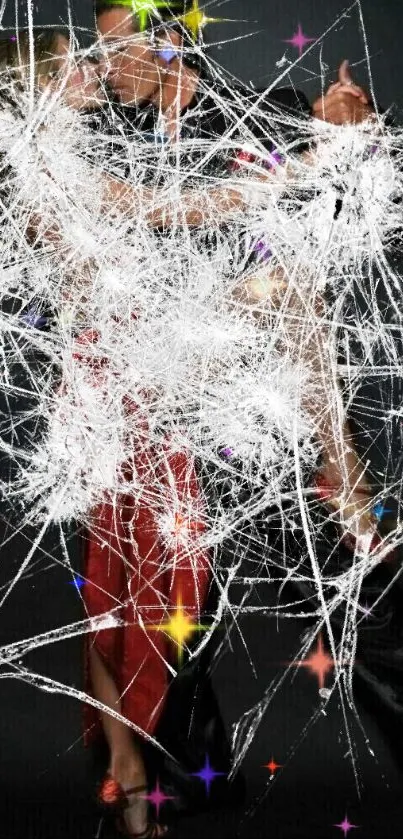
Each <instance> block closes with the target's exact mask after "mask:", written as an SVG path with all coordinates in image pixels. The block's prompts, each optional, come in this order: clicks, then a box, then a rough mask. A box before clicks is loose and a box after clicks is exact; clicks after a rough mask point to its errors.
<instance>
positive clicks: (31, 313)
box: [21, 309, 47, 329]
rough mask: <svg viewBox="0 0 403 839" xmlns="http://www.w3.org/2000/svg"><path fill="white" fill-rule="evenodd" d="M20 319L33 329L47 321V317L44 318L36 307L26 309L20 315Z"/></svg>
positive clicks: (39, 327)
mask: <svg viewBox="0 0 403 839" xmlns="http://www.w3.org/2000/svg"><path fill="white" fill-rule="evenodd" d="M21 320H22V321H23V322H24V323H25V324H26V325H27V326H32V327H33V328H34V329H41V328H42V326H45V324H46V323H47V318H44V317H43V315H41V313H40V312H38V311H37V310H36V309H28V311H27V312H25V314H23V315H21Z"/></svg>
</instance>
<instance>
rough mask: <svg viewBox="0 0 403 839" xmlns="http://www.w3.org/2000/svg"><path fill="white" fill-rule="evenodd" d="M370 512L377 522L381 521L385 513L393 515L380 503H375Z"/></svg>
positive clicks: (391, 511)
mask: <svg viewBox="0 0 403 839" xmlns="http://www.w3.org/2000/svg"><path fill="white" fill-rule="evenodd" d="M372 512H373V514H374V516H375V518H376V519H378V521H382V519H383V517H384V516H385V515H386V513H393V510H390V509H388V508H387V507H385V505H384V504H382V501H377V502H376V504H375V506H374V507H373V508H372Z"/></svg>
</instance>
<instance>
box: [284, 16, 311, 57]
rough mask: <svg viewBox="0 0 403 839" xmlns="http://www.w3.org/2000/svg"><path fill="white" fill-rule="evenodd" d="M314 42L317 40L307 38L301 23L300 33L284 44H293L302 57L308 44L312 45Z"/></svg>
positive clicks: (299, 26)
mask: <svg viewBox="0 0 403 839" xmlns="http://www.w3.org/2000/svg"><path fill="white" fill-rule="evenodd" d="M313 41H315V38H307V36H306V35H304V33H303V31H302V26H301V24H300V23H299V24H298V31H297V32H296V33H295V35H293V36H292V38H287V39H286V40H285V42H284V43H286V44H291V46H293V47H296V48H297V49H298V50H299V55H300V57H301V55H302V52H303V49H304V47H306V45H307V44H311V43H312V42H313Z"/></svg>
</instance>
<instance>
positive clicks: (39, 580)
mask: <svg viewBox="0 0 403 839" xmlns="http://www.w3.org/2000/svg"><path fill="white" fill-rule="evenodd" d="M17 5H18V8H19V11H20V23H24V22H26V15H24V10H25V7H26V0H18V3H17ZM201 5H202V4H201ZM37 6H38V4H37ZM15 7H16V3H15V0H6V3H1V0H0V9H5V14H4V16H3V20H2V22H3V26H7V27H10V26H13V24H14V21H15ZM344 8H345V7H344V6H343V4H342V3H341V2H339V0H322V2H321V3H319V2H316V0H248V2H246V1H245V0H228V2H219V1H218V0H217V2H213V3H211V4H209V6H208V13H209V14H211V16H217V17H220V16H221V17H228V18H233V19H235V20H237V21H238V22H235V23H226V24H224V23H223V24H215V25H212V26H211V27H209V28H208V29H207V30H206V36H207V40H208V43H209V50H210V54H211V56H212V57H213V58H215V59H216V60H217V61H219V62H220V63H221V64H223V65H224V66H225V67H226V68H227V69H228V70H229V71H231V72H232V73H233V74H234V75H235V76H236V77H238V78H240V79H243V80H245V81H251V82H253V83H255V84H256V85H258V86H259V87H261V86H263V85H264V84H266V83H267V84H269V83H271V82H272V81H273V80H274V78H275V77H277V76H278V74H279V72H281V69H283V70H284V69H286V64H282V59H283V56H284V55H285V56H286V59H289V60H291V61H293V60H294V59H295V58H296V57H297V50H296V49H295V48H293V47H292V46H290V45H288V44H285V43H284V39H287V38H291V37H292V35H293V33H294V32H296V30H297V27H298V24H299V23H301V26H302V28H303V31H304V32H305V34H306V35H307V36H311V37H313V36H320V35H321V34H322V33H323V32H324V31H325V30H326V29H327V28H328V27H329V26H332V24H333V23H334V22H335V21H336V20H337V18H338V16H339V15H340V13H341V12H342V11H343V9H344ZM362 10H363V16H364V21H365V25H366V36H367V43H368V49H369V53H370V56H371V67H372V71H373V77H374V82H375V90H376V92H377V95H378V97H379V101H380V102H381V104H382V106H383V107H388V106H389V105H391V104H392V103H395V104H397V105H398V106H399V107H403V93H402V92H401V89H400V78H401V77H402V76H403V74H402V72H401V71H402V69H403V68H402V65H403V53H402V52H401V48H400V41H399V34H400V31H401V29H402V26H401V24H402V23H403V0H387V2H385V3H380V2H379V0H363V3H362ZM73 12H74V18H75V24H76V26H77V27H78V28H79V29H80V28H82V29H83V30H88V29H92V27H93V10H92V3H91V2H90V0H74V3H73ZM242 19H243V22H241V20H242ZM34 22H35V23H36V24H37V25H38V26H39V25H57V24H59V25H60V24H61V23H63V24H66V23H68V13H67V3H66V2H65V0H45V2H43V3H41V4H40V7H39V8H37V7H35V5H34ZM320 49H321V48H320V47H318V46H314V48H313V49H312V51H311V52H309V53H308V54H307V55H306V56H304V57H303V58H302V60H301V62H299V64H298V66H296V67H294V68H293V69H292V70H291V74H290V78H288V77H287V76H285V77H284V81H283V84H289V82H290V79H291V81H292V82H293V83H294V84H296V85H297V86H298V87H299V88H301V89H303V90H304V91H305V92H306V94H307V96H308V98H309V99H310V100H312V99H313V97H314V96H315V95H316V94H317V93H318V91H319V90H320V58H321V61H322V64H324V65H326V66H327V67H328V68H329V70H328V77H327V80H330V78H331V77H332V76H333V73H334V71H335V69H336V67H337V65H338V64H339V62H340V61H341V60H342V59H343V58H345V57H347V58H349V59H350V60H351V62H352V63H353V64H354V65H356V72H357V78H358V79H359V80H360V81H361V82H362V83H363V84H366V85H368V73H367V68H366V63H365V41H364V38H363V30H362V28H361V25H360V16H359V8H358V7H357V6H354V7H353V8H352V9H351V10H350V12H349V13H348V14H346V15H345V16H344V17H343V18H342V19H340V21H339V22H338V24H337V25H336V26H335V27H334V29H333V30H332V31H331V32H330V33H329V34H328V35H327V36H326V38H325V39H324V41H323V44H322V54H320ZM279 62H280V64H282V68H281V67H280V68H279V66H278V63H279ZM276 63H277V66H276ZM385 387H386V392H385V389H384V390H383V391H382V387H381V385H380V384H379V383H378V382H368V383H365V384H364V386H363V388H362V393H361V397H360V398H361V404H362V405H363V406H364V407H365V413H366V415H367V416H366V422H365V423H361V439H362V445H363V448H367V446H368V443H369V440H370V438H371V437H372V438H374V437H376V434H377V431H379V430H380V429H381V427H382V421H381V416H380V414H379V412H378V411H377V410H375V411H374V415H373V417H372V418H371V416H370V414H371V410H370V409H369V407H367V406H370V405H375V406H376V405H377V404H379V403H380V401H381V395H382V393H383V396H384V399H385V404H386V405H388V404H389V402H390V382H389V383H388V384H387V385H385ZM0 397H1V394H0ZM399 398H400V397H399V393H397V394H396V399H397V400H399ZM362 414H363V412H362V411H361V412H360V417H361V419H362ZM374 432H375V434H374ZM398 442H399V441H398V439H397V438H396V445H395V446H394V447H393V453H394V457H393V458H392V461H394V463H390V462H389V468H390V469H392V471H393V472H395V471H396V470H397V468H398V461H399V446H398ZM378 443H379V439H378ZM387 449H388V446H387V440H386V438H385V437H383V438H382V437H381V442H380V443H379V445H378V444H377V445H376V447H375V449H373V459H374V461H377V462H378V465H379V466H380V472H382V464H384V463H385V460H386V455H387ZM32 537H33V534H32V533H31V532H29V531H24V533H22V534H19V536H18V538H12V524H11V526H9V527H7V525H5V529H3V528H2V538H1V540H0V542H1V543H2V544H1V549H0V559H1V562H0V591H1V585H4V584H5V582H7V581H8V582H9V580H10V579H11V578H12V575H13V574H14V573H16V571H17V570H18V567H19V565H20V564H21V562H22V560H23V559H24V557H25V556H26V554H27V551H28V550H29V547H30V544H31V540H32ZM69 547H70V549H71V550H70V552H71V557H72V562H73V567H74V568H75V570H77V571H80V559H79V556H78V550H77V549H78V541H77V540H76V539H74V536H73V538H70V541H69ZM62 558H63V557H62V555H61V551H60V547H59V539H58V536H57V534H49V535H48V536H47V538H46V541H45V543H44V545H43V551H42V552H38V554H37V557H36V559H35V561H33V562H32V563H31V566H30V568H29V573H27V574H26V575H24V578H23V579H22V580H21V582H20V584H19V585H18V586H16V588H15V590H14V592H13V595H12V596H11V597H10V598H9V599H8V601H7V602H6V604H5V606H4V607H3V608H2V610H1V616H0V618H1V620H0V636H1V639H2V641H3V642H4V643H10V642H12V641H17V640H21V639H22V638H28V637H32V636H34V635H38V634H39V633H41V632H46V631H48V630H49V629H54V628H55V627H60V626H67V625H68V624H71V623H73V622H74V621H76V620H77V621H78V620H80V619H82V605H81V602H80V596H79V593H78V592H77V591H76V590H75V588H74V587H73V586H72V585H71V576H70V574H69V572H68V570H67V569H65V568H63V566H62V564H61V561H62ZM268 602H269V600H268ZM248 621H249V624H248ZM285 623H286V626H285V627H284V624H283V627H282V631H281V632H279V631H278V627H276V629H275V630H274V631H273V623H272V622H269V621H268V620H267V618H266V617H265V616H262V617H261V619H260V622H259V617H257V619H256V620H255V619H253V625H252V618H250V619H249V617H248V616H246V617H245V622H244V623H243V624H242V630H243V632H244V636H245V639H246V644H247V650H248V654H250V656H251V660H252V661H253V662H254V664H255V666H256V672H257V673H258V676H259V678H255V677H254V676H253V673H252V668H251V667H250V664H249V661H248V656H247V653H246V651H245V650H244V649H243V647H242V643H241V641H240V640H239V642H238V645H236V644H235V645H234V653H233V655H232V656H228V657H227V659H226V661H224V662H223V665H222V667H221V668H218V671H217V672H218V674H219V677H218V678H219V682H218V683H217V688H216V689H217V693H218V695H219V696H220V699H221V701H222V704H223V707H224V708H225V709H226V710H225V714H224V716H225V718H226V721H227V722H228V725H230V724H232V723H233V722H235V721H236V720H237V719H239V717H240V716H241V714H242V713H243V712H244V711H245V710H246V709H247V708H250V707H251V706H252V705H253V704H254V702H256V701H257V700H258V699H260V698H261V696H262V694H263V692H264V689H265V688H266V687H267V685H268V684H269V682H270V680H271V678H274V677H275V675H276V674H277V672H278V668H279V662H284V661H287V660H290V658H291V656H292V655H293V653H290V650H293V649H297V648H298V646H296V645H297V644H299V640H298V639H299V631H300V627H299V626H297V628H296V629H293V624H292V622H291V621H287V622H285ZM288 636H290V637H289V638H288ZM24 664H26V666H27V667H30V668H31V669H32V670H33V671H36V672H39V673H44V674H45V675H47V676H49V677H51V678H53V679H58V680H60V682H62V683H65V684H69V685H72V686H75V687H77V688H82V687H83V683H82V639H80V638H79V639H76V640H73V641H66V642H59V643H58V644H54V645H48V646H45V647H43V648H38V650H35V651H34V652H33V653H31V654H30V655H28V656H25V657H24ZM303 679H304V674H303V673H302V674H301V676H300V677H299V681H298V680H297V681H296V683H295V686H290V688H289V689H287V691H286V694H283V693H282V692H281V693H280V694H279V696H280V699H279V701H278V703H277V705H279V706H281V707H279V708H277V707H276V708H275V710H274V712H273V713H272V714H270V715H269V717H268V718H267V720H266V723H265V724H264V725H263V726H262V728H261V730H260V731H259V736H257V737H256V738H255V741H254V745H253V748H252V749H251V751H250V755H249V756H248V762H247V765H246V766H245V767H244V768H245V774H246V777H247V780H248V784H249V786H250V791H251V795H253V796H254V799H255V801H257V799H258V798H259V797H260V795H263V794H264V793H265V792H266V791H267V789H268V786H267V780H266V775H265V772H264V770H262V765H263V764H264V763H265V762H266V761H268V760H270V758H271V757H272V755H273V756H274V758H275V759H276V760H278V762H279V763H283V760H284V757H285V756H286V751H287V746H288V745H289V744H290V743H291V744H292V743H295V742H297V740H298V738H299V735H300V733H301V731H302V729H303V727H304V725H305V724H306V722H307V720H308V719H309V717H310V715H311V713H312V709H313V708H316V707H317V690H316V688H315V686H312V685H311V683H310V682H309V683H308V677H307V679H306V681H304V682H303V684H302V680H303ZM1 685H2V689H1V700H0V707H1V709H2V710H1V714H0V743H1V752H2V756H3V758H4V759H3V760H2V761H1V767H0V783H1V787H2V795H1V796H0V827H1V828H2V833H3V835H4V836H7V837H8V838H9V839H22V837H24V839H25V837H39V836H40V837H41V839H51V837H52V839H55V837H56V839H57V837H63V839H84V837H85V839H88V838H89V837H94V836H96V835H100V834H98V833H97V824H98V822H97V818H96V816H95V809H94V808H93V806H92V798H91V796H92V787H93V775H92V772H91V767H90V766H89V764H88V762H89V756H88V755H86V754H84V750H83V749H82V742H81V740H80V732H81V709H80V703H78V702H75V701H74V700H72V699H69V698H67V697H63V696H54V695H49V694H46V693H43V692H41V691H39V690H37V689H32V688H29V687H28V686H27V685H25V684H20V683H17V682H15V681H13V679H12V678H5V679H3V680H2V682H1ZM220 685H221V687H220ZM301 685H302V686H301ZM370 711H371V716H368V715H367V716H366V715H365V710H364V711H363V709H362V708H361V709H360V715H361V716H360V718H361V719H362V721H363V723H364V726H365V729H366V732H367V733H368V735H369V736H370V739H371V746H372V747H373V749H374V753H375V755H376V761H373V762H370V764H368V763H366V762H365V761H366V760H367V753H366V751H365V750H364V751H365V754H363V753H362V754H361V759H362V762H361V763H360V768H362V770H363V780H364V782H365V785H366V790H367V792H366V797H365V798H364V800H362V801H361V802H360V803H358V801H357V796H356V793H355V785H354V781H353V778H352V776H351V771H350V768H349V765H348V761H346V759H345V742H344V740H343V738H342V737H341V736H340V732H341V731H342V730H343V723H342V721H341V719H340V717H339V716H337V714H336V713H332V712H331V710H329V712H328V718H327V719H325V717H323V719H322V720H321V723H320V725H319V726H317V727H316V728H315V730H314V734H313V738H312V736H310V737H309V738H308V739H307V741H306V743H305V745H304V746H303V748H302V750H301V749H300V750H299V753H298V755H297V757H296V759H293V760H292V761H290V762H289V764H287V772H286V773H284V776H281V778H279V780H278V783H276V786H274V785H273V787H272V788H270V796H268V798H267V805H268V807H267V809H265V807H264V806H262V807H260V806H259V807H258V808H257V811H256V818H255V819H254V820H253V819H252V820H250V819H248V818H246V816H245V817H244V818H243V819H242V820H241V822H240V821H239V815H237V814H236V815H234V814H232V813H230V814H225V815H224V816H223V817H222V819H221V821H219V820H218V819H216V817H214V818H213V817H212V819H211V820H210V821H209V822H207V821H206V820H204V819H199V820H197V821H195V820H193V821H192V822H191V823H189V824H188V825H184V826H183V828H182V832H181V833H180V834H178V836H179V835H180V836H181V837H183V839H185V837H186V839H190V837H191V836H192V837H200V839H201V837H205V836H209V837H213V839H218V837H219V839H233V837H234V836H235V835H238V830H240V831H241V832H240V835H242V836H244V837H246V836H248V837H250V836H255V837H258V838H259V839H261V837H263V836H268V835H270V836H276V837H279V839H296V837H302V838H303V839H307V837H308V836H309V839H319V837H320V839H324V837H329V839H330V837H332V836H338V835H340V836H341V835H342V834H341V831H340V830H336V829H335V828H334V827H333V825H334V824H335V823H340V822H342V819H343V817H344V815H345V812H346V810H347V812H348V815H349V817H350V820H351V821H352V822H353V823H355V824H358V825H361V826H362V828H361V830H360V831H358V832H357V831H353V834H354V835H355V833H357V836H358V835H361V836H365V837H367V839H379V837H381V836H382V838H383V839H395V837H396V836H398V835H400V831H401V820H402V816H403V812H402V803H401V794H398V792H397V791H398V790H401V781H402V775H401V773H400V774H399V771H398V767H397V764H396V759H395V758H394V757H393V756H392V753H391V752H390V751H389V750H388V746H387V743H386V741H385V740H383V739H382V738H381V734H380V732H379V730H378V728H377V723H376V722H374V720H375V721H377V720H381V719H383V720H384V719H385V710H384V709H382V708H381V707H379V709H378V708H377V707H376V706H374V705H373V706H372V708H371V709H370ZM386 713H388V712H386ZM363 714H364V716H363ZM400 731H401V729H400ZM399 736H400V735H399V733H398V732H397V733H396V732H394V734H393V737H395V739H396V751H397V752H399V754H400V755H401V740H399ZM400 760H401V756H400ZM381 776H383V777H382V778H381ZM283 777H284V780H283ZM7 797H8V799H9V804H8V805H7V806H6V807H5V806H4V802H5V801H6V799H7ZM364 805H365V806H364ZM398 831H399V832H398ZM110 836H111V837H112V833H111V834H110ZM104 837H105V839H106V838H107V839H109V833H108V834H106V832H105V831H103V832H102V839H104ZM113 839H115V834H113Z"/></svg>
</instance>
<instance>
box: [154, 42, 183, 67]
mask: <svg viewBox="0 0 403 839" xmlns="http://www.w3.org/2000/svg"><path fill="white" fill-rule="evenodd" d="M157 55H159V56H160V58H162V60H163V61H165V63H166V64H171V63H172V61H173V60H174V59H175V58H177V56H178V55H179V50H177V49H176V48H175V47H170V46H168V45H167V46H166V47H161V49H158V50H157Z"/></svg>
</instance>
